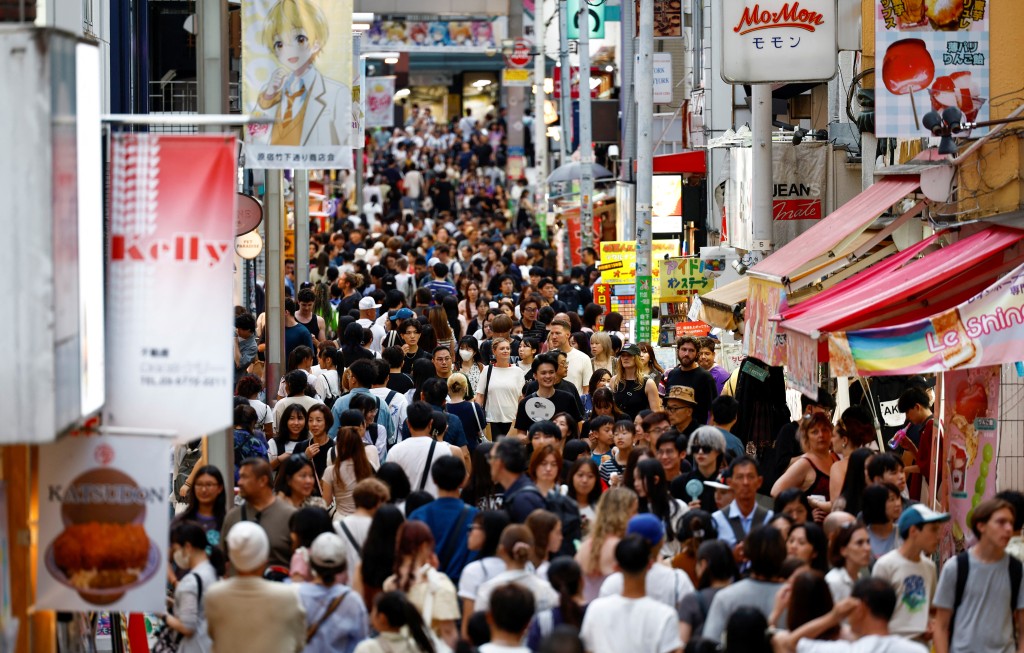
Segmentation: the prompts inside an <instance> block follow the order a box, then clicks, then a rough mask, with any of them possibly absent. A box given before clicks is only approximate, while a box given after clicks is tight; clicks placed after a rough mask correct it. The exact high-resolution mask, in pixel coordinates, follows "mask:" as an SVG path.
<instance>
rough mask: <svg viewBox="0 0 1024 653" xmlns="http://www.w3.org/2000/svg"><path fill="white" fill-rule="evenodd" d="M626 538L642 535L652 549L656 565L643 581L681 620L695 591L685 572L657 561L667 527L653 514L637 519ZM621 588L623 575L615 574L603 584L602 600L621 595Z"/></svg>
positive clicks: (652, 596) (633, 521) (637, 516)
mask: <svg viewBox="0 0 1024 653" xmlns="http://www.w3.org/2000/svg"><path fill="white" fill-rule="evenodd" d="M626 535H639V536H640V537H642V538H644V540H645V541H646V542H647V545H648V546H649V547H650V550H651V560H653V561H654V564H653V565H651V568H650V569H648V570H647V578H645V579H644V590H645V592H646V595H647V596H648V597H649V598H652V599H654V600H655V601H658V602H659V603H664V604H665V605H667V606H668V607H670V608H672V609H673V610H675V611H676V613H677V614H678V615H679V616H680V618H681V617H682V616H683V613H682V607H683V599H684V598H686V597H687V596H688V595H690V594H691V593H693V592H694V591H695V590H694V587H693V582H692V581H691V580H690V577H689V576H688V575H687V574H686V572H685V571H683V570H681V569H675V568H673V567H670V566H669V565H667V564H664V562H662V561H661V560H658V554H659V552H660V551H661V545H662V543H663V541H664V540H665V526H664V525H663V524H662V522H661V520H660V519H658V517H657V516H655V515H652V514H650V513H644V514H640V515H634V516H633V517H632V518H631V519H630V520H629V523H628V524H627V526H626ZM622 586H623V577H622V572H621V571H619V572H615V573H614V574H612V575H611V576H609V577H608V578H606V579H604V583H602V584H601V592H600V596H612V595H614V594H622Z"/></svg>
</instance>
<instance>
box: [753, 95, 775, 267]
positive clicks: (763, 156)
mask: <svg viewBox="0 0 1024 653" xmlns="http://www.w3.org/2000/svg"><path fill="white" fill-rule="evenodd" d="M751 89H752V90H751V96H750V113H751V121H750V122H751V125H750V127H751V131H752V132H753V139H754V148H753V149H754V151H753V153H752V157H753V161H752V173H753V174H752V175H751V176H752V177H753V179H752V181H751V191H752V198H751V205H752V208H753V212H754V221H753V222H754V224H753V227H754V234H753V236H754V237H753V242H752V243H751V248H750V249H751V250H752V251H753V252H756V253H757V254H755V256H758V255H759V257H758V260H761V259H762V258H764V257H765V256H767V255H768V253H769V252H771V250H772V87H771V86H770V85H768V84H753V85H752V86H751Z"/></svg>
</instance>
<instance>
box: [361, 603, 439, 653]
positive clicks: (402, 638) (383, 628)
mask: <svg viewBox="0 0 1024 653" xmlns="http://www.w3.org/2000/svg"><path fill="white" fill-rule="evenodd" d="M370 624H371V625H372V626H373V629H374V630H376V631H377V632H378V633H380V634H379V635H377V636H376V637H374V638H373V639H368V640H365V641H363V642H361V643H360V644H359V646H357V647H356V650H355V653H434V652H435V651H436V650H437V647H436V645H435V644H434V635H433V632H431V630H430V628H429V627H428V626H427V624H425V623H423V617H421V616H420V613H419V611H418V610H417V609H416V606H414V605H413V604H412V603H411V602H410V601H409V599H408V598H407V597H406V596H405V594H403V593H402V592H384V593H383V594H380V595H378V596H377V599H376V600H375V601H374V603H373V612H371V613H370Z"/></svg>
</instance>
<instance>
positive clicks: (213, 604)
mask: <svg viewBox="0 0 1024 653" xmlns="http://www.w3.org/2000/svg"><path fill="white" fill-rule="evenodd" d="M224 532H226V533H227V537H226V538H225V542H226V543H227V547H228V557H229V559H230V560H231V566H232V568H233V569H234V571H235V576H234V577H233V578H229V579H227V580H224V581H221V582H219V583H214V585H213V586H212V587H210V588H209V589H207V590H206V596H205V597H204V601H203V609H204V610H205V612H206V623H207V630H208V632H209V634H210V639H212V640H213V651H214V652H216V653H225V652H227V651H246V653H287V652H289V651H295V652H296V653H298V652H299V651H302V650H303V649H304V648H305V646H306V619H305V613H304V611H303V609H302V604H301V603H300V602H299V598H298V596H297V595H296V593H295V589H294V588H293V587H289V586H288V585H285V584H284V583H275V582H274V581H269V580H265V579H264V578H263V569H264V568H265V567H266V566H267V557H268V555H269V554H270V540H268V539H267V533H266V531H264V530H263V527H262V526H261V525H259V524H256V523H254V522H249V521H242V522H238V523H236V524H234V525H233V526H231V528H230V530H229V529H228V525H227V521H226V520H225V524H224Z"/></svg>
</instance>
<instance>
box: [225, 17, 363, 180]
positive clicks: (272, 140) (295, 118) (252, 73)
mask: <svg viewBox="0 0 1024 653" xmlns="http://www.w3.org/2000/svg"><path fill="white" fill-rule="evenodd" d="M353 72H354V69H353V67H352V0H329V1H328V0H243V1H242V105H243V112H245V113H249V114H250V115H252V116H253V117H254V118H270V119H272V120H273V124H250V125H248V127H247V128H246V132H245V134H246V139H245V152H246V156H245V165H246V167H249V168H288V169H295V168H315V169H324V168H351V167H352V152H351V150H352V148H353V147H356V146H358V141H357V139H356V135H355V133H354V131H353V129H352V124H353V121H355V120H358V116H357V115H356V113H357V112H356V111H353V102H352V77H353Z"/></svg>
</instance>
